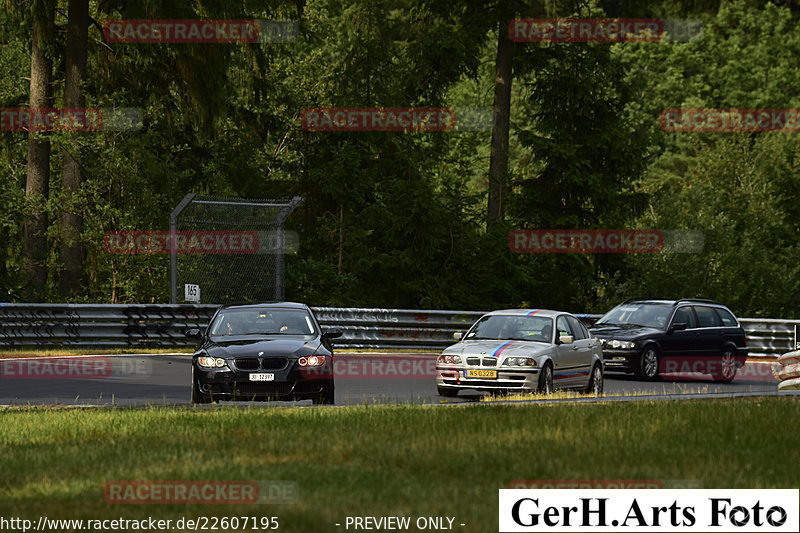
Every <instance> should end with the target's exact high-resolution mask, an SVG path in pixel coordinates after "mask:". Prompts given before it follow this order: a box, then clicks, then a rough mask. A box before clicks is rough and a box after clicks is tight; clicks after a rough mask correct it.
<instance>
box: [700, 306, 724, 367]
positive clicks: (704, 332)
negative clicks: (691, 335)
mask: <svg viewBox="0 0 800 533" xmlns="http://www.w3.org/2000/svg"><path fill="white" fill-rule="evenodd" d="M693 307H694V313H695V317H696V318H697V329H696V331H697V335H695V346H696V353H697V355H698V356H700V357H701V358H702V359H708V358H711V357H716V356H718V355H719V354H720V353H721V350H722V340H723V327H722V320H720V318H719V315H718V314H717V313H716V311H714V309H713V308H712V307H708V306H706V305H695V306H693Z"/></svg>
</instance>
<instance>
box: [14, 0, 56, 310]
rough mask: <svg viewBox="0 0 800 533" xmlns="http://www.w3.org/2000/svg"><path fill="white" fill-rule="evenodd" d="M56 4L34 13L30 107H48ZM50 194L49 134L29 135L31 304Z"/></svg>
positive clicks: (43, 280)
mask: <svg viewBox="0 0 800 533" xmlns="http://www.w3.org/2000/svg"><path fill="white" fill-rule="evenodd" d="M55 12H56V11H55V3H54V2H52V1H46V2H42V3H41V4H39V5H38V9H37V11H36V12H35V13H34V14H33V27H32V30H33V31H32V32H31V84H30V93H29V95H28V107H29V108H31V109H33V108H37V107H49V106H50V103H51V90H50V87H51V82H52V76H53V59H52V57H50V56H49V55H48V51H47V50H46V48H47V47H46V43H48V42H50V41H51V40H52V38H53V32H54V30H55V22H54V21H55ZM49 194H50V139H48V137H47V133H29V134H28V165H27V176H26V178H25V198H26V199H27V201H28V205H29V206H30V212H29V216H28V218H27V219H26V220H25V223H24V224H23V227H22V233H23V239H22V250H23V269H24V272H25V277H26V280H25V281H26V284H25V290H24V292H23V296H24V297H25V299H26V300H28V301H35V300H37V299H42V298H43V297H44V294H45V285H46V284H47V264H46V263H47V237H46V236H45V234H46V232H47V213H46V212H45V202H46V201H47V197H48V196H49Z"/></svg>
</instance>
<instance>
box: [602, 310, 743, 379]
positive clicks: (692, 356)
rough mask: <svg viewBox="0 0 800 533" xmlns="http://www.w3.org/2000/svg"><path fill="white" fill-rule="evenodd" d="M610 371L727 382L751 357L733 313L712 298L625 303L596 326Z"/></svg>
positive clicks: (648, 376)
mask: <svg viewBox="0 0 800 533" xmlns="http://www.w3.org/2000/svg"><path fill="white" fill-rule="evenodd" d="M590 330H591V332H592V334H594V336H595V337H597V338H598V339H600V342H601V343H602V344H603V359H604V362H605V368H606V370H607V371H610V372H614V371H618V372H619V371H621V372H629V373H634V374H636V375H637V376H639V377H642V378H645V379H649V380H653V379H656V378H658V377H659V375H661V374H663V373H676V372H680V373H683V372H697V373H701V374H708V375H710V376H711V377H712V378H713V379H714V380H715V381H721V382H729V381H732V380H733V378H734V377H735V376H736V371H737V369H738V368H740V367H742V366H743V365H744V362H745V360H746V359H747V338H746V337H745V332H744V329H743V328H742V326H741V324H739V321H738V320H737V319H736V317H735V316H734V315H733V313H731V311H730V309H728V308H727V307H725V306H724V305H722V304H720V303H717V302H715V301H713V300H699V299H686V300H643V299H634V300H627V301H625V302H623V303H621V304H620V305H618V306H617V307H615V308H614V309H612V310H611V311H609V312H608V313H606V314H605V315H604V316H603V317H602V318H600V320H598V321H597V322H595V323H594V325H593V326H592V327H591V328H590Z"/></svg>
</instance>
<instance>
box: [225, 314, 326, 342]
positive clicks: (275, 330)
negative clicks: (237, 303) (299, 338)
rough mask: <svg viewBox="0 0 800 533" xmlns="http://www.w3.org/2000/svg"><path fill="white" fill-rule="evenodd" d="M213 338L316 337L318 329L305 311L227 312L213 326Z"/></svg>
mask: <svg viewBox="0 0 800 533" xmlns="http://www.w3.org/2000/svg"><path fill="white" fill-rule="evenodd" d="M210 334H211V335H213V336H231V335H304V336H313V335H315V334H316V328H315V327H314V323H313V321H312V320H311V317H310V316H309V314H308V312H307V311H305V310H302V309H281V308H245V309H225V310H222V311H220V312H219V313H218V314H217V316H216V318H215V319H214V322H213V323H212V324H211V328H210Z"/></svg>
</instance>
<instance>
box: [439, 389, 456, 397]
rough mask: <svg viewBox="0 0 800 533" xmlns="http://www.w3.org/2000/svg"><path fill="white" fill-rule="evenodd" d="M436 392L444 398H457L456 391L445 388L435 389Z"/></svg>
mask: <svg viewBox="0 0 800 533" xmlns="http://www.w3.org/2000/svg"><path fill="white" fill-rule="evenodd" d="M436 391H437V392H438V393H439V396H444V397H445V398H455V397H456V396H458V389H449V388H447V387H436Z"/></svg>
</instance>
